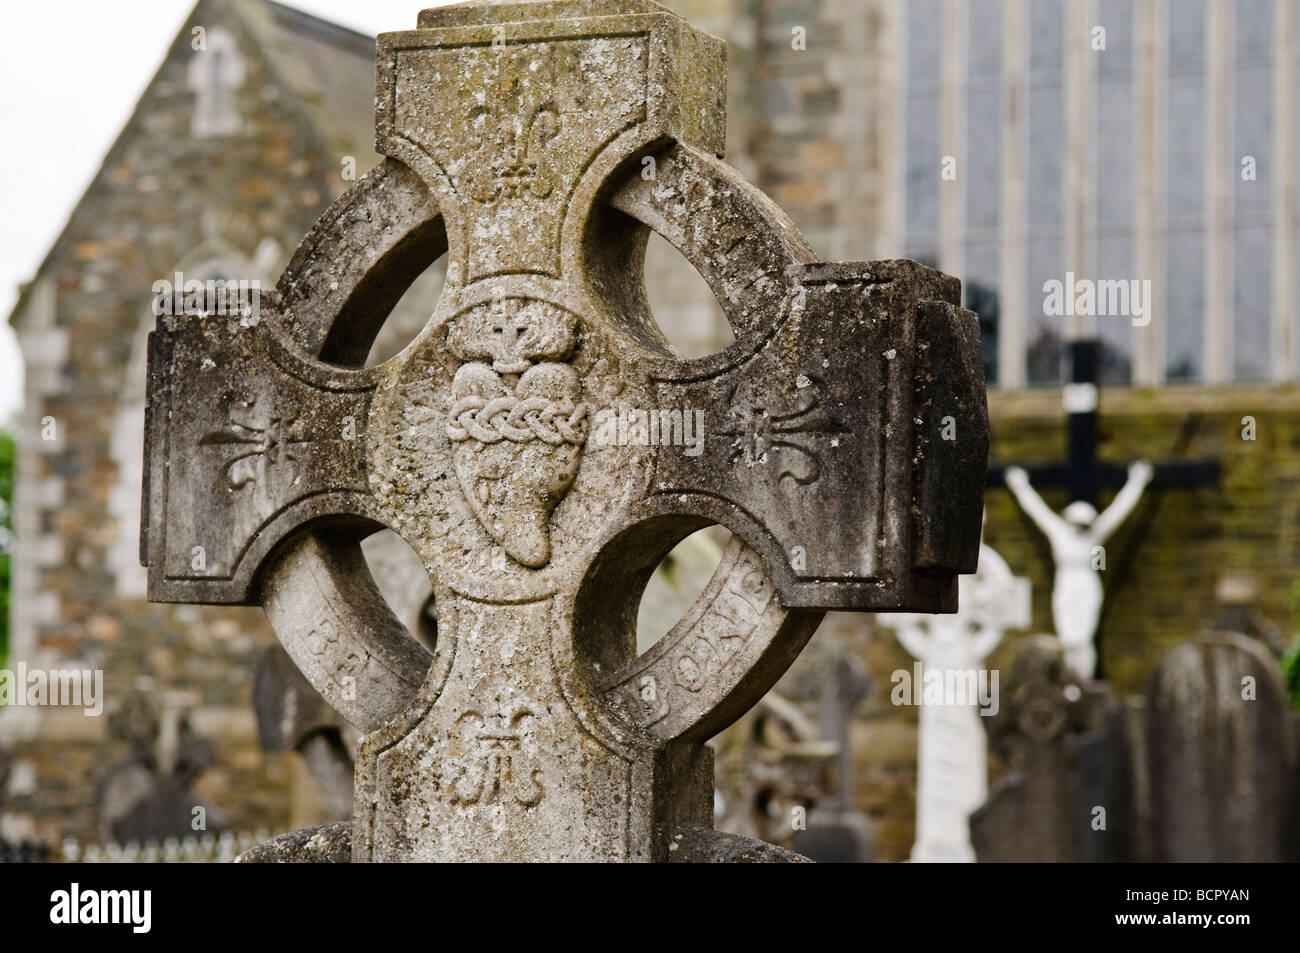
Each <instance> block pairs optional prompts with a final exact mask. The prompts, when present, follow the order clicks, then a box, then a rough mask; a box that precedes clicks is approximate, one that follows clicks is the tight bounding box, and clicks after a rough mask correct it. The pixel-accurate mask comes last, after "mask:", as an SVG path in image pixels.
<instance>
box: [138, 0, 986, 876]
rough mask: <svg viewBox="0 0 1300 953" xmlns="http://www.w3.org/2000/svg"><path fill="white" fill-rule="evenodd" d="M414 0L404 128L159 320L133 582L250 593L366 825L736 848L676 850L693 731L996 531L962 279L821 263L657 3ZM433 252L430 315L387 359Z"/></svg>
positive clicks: (687, 817) (387, 836)
mask: <svg viewBox="0 0 1300 953" xmlns="http://www.w3.org/2000/svg"><path fill="white" fill-rule="evenodd" d="M418 24H419V28H418V29H416V30H412V31H408V32H401V33H389V34H384V35H382V36H381V37H380V38H379V41H378V80H377V84H378V91H377V97H376V139H377V148H378V150H379V151H380V152H381V153H383V154H384V155H385V156H386V158H385V159H384V160H383V162H382V163H381V164H380V165H379V166H378V167H377V168H376V169H375V170H374V171H373V172H371V173H370V174H369V175H367V176H366V177H365V178H364V179H363V180H362V181H360V182H358V183H357V185H356V186H355V187H354V188H353V189H351V190H350V191H349V192H348V193H347V194H345V195H344V196H343V197H342V198H341V199H340V200H339V201H338V202H337V203H336V204H335V205H334V206H333V207H332V208H331V209H330V210H329V211H327V212H326V214H325V215H324V217H323V218H322V219H321V220H320V221H319V222H318V223H317V225H316V226H315V227H314V228H313V229H312V230H311V231H310V232H309V233H308V235H307V236H306V238H305V239H304V241H303V243H302V245H301V246H300V247H299V249H298V251H297V253H296V254H295V255H294V257H293V259H292V261H291V263H290V265H289V268H288V270H287V271H286V273H285V275H284V276H283V277H282V279H281V280H280V282H279V285H278V286H277V289H276V291H275V292H274V293H265V294H263V295H262V296H261V310H260V314H259V315H258V316H257V319H256V320H249V319H248V318H247V317H246V316H245V317H243V318H240V317H231V318H226V317H219V316H214V315H207V316H202V317H196V316H166V317H163V318H162V319H161V320H160V323H159V327H158V330H156V331H155V332H154V333H153V335H152V337H151V340H150V371H149V373H150V394H149V402H148V406H147V418H148V420H147V432H148V441H147V447H146V459H147V467H146V469H147V474H146V478H145V479H146V489H147V499H148V518H147V530H146V533H145V545H144V547H143V556H144V562H145V563H146V564H147V565H148V567H149V593H150V597H151V598H152V599H155V600H161V601H176V602H213V603H241V604H244V603H247V604H260V605H262V606H263V607H264V608H265V610H266V612H267V616H268V618H269V619H270V621H271V623H272V625H273V627H274V629H275V631H276V634H277V636H278V637H279V639H280V641H281V643H282V644H283V645H284V647H285V649H286V651H287V652H288V654H289V655H290V657H291V658H292V659H293V660H294V662H295V663H296V664H297V665H298V666H299V667H300V668H301V669H302V671H303V674H304V675H305V676H306V678H307V679H308V681H310V682H311V684H312V685H313V687H314V688H315V689H316V690H317V691H319V692H320V693H321V695H322V696H323V697H324V698H325V700H326V701H328V702H329V703H330V705H331V706H333V707H334V708H335V709H336V710H337V711H338V712H339V713H340V714H342V715H343V716H344V717H345V718H347V719H348V720H349V721H350V722H351V723H352V724H353V725H355V726H356V727H357V728H358V729H359V730H360V731H361V732H362V733H363V734H364V736H365V737H364V738H363V740H362V742H361V745H360V750H359V754H358V759H357V766H356V789H357V795H356V813H355V817H354V823H353V826H352V856H353V859H354V860H356V861H370V860H375V861H395V860H515V861H519V860H592V859H606V860H616V859H621V860H669V859H680V858H681V857H683V856H685V855H687V854H688V855H690V856H705V857H707V856H716V855H717V852H713V851H710V850H697V849H696V848H695V847H690V846H688V847H687V848H684V847H683V845H698V844H700V843H707V842H708V835H707V834H705V833H695V831H697V830H700V831H703V830H705V829H708V828H710V826H711V823H712V810H713V778H712V774H713V767H712V759H711V755H710V752H709V749H708V748H707V747H706V746H705V744H704V742H705V741H706V740H707V739H708V738H709V737H710V736H712V735H713V734H715V733H716V732H718V731H719V730H721V729H722V728H724V727H725V726H726V725H728V724H729V723H731V722H732V721H733V720H734V719H735V718H737V717H738V716H739V715H740V714H742V713H743V712H744V711H745V710H746V709H747V708H749V707H750V706H751V705H753V704H754V702H755V701H756V700H757V699H758V698H759V697H760V696H761V695H762V693H763V692H764V691H766V690H767V688H769V687H770V686H771V685H772V684H773V682H774V681H775V680H776V679H777V678H778V677H779V676H780V674H781V673H782V672H783V671H784V670H785V669H786V667H787V666H788V665H789V664H790V662H791V661H792V660H793V659H794V657H795V656H796V655H797V653H798V652H799V650H800V648H801V647H802V646H803V644H804V643H805V641H806V640H807V639H808V637H809V636H810V635H811V633H812V631H813V629H814V628H815V627H816V625H817V623H818V622H819V620H820V618H821V614H822V612H823V611H824V610H826V609H830V608H838V609H856V610H913V611H927V612H928V611H951V610H952V609H954V608H955V603H956V594H957V593H956V575H957V574H958V573H961V572H970V571H973V570H974V568H975V563H976V557H977V546H978V539H979V524H980V504H981V499H982V489H983V483H984V479H985V471H986V465H987V444H988V432H987V409H986V406H985V399H984V391H983V377H982V370H981V358H980V346H979V339H978V327H977V323H976V319H975V316H974V315H973V314H971V313H970V312H966V311H963V310H962V309H960V308H959V307H958V302H959V297H960V296H959V291H960V288H959V283H958V282H957V281H956V280H955V279H952V278H949V277H946V276H944V275H941V274H939V273H937V272H935V271H932V270H930V269H928V268H925V267H923V266H921V265H919V264H916V263H914V262H906V261H891V262H870V263H843V264H842V263H825V262H817V261H816V260H815V259H814V256H813V254H812V252H811V251H810V250H809V248H808V246H807V244H806V243H805V242H804V241H803V239H802V238H801V237H800V236H799V234H798V232H797V230H796V229H795V228H794V226H793V224H792V223H791V222H790V221H789V220H788V219H787V218H786V217H785V216H784V215H783V214H782V213H781V212H780V210H779V209H777V208H776V206H775V205H774V204H773V203H772V202H771V201H770V200H769V199H768V198H766V197H765V196H764V195H762V193H760V192H758V191H757V190H756V189H755V188H753V187H752V186H751V185H749V184H748V183H747V182H745V181H744V180H743V179H742V178H740V177H739V176H738V175H737V174H736V173H735V172H734V171H733V170H732V169H730V168H729V167H728V166H726V165H725V164H724V163H722V162H721V161H720V160H719V159H718V158H717V156H718V155H720V154H721V153H722V151H723V129H724V125H725V122H724V119H725V117H724V109H723V104H724V100H725V72H724V62H725V59H724V49H723V44H722V43H721V42H720V41H718V40H716V39H714V38H712V37H710V36H708V35H706V34H704V33H701V32H699V31H697V30H695V29H693V28H691V27H690V25H689V24H687V23H686V22H685V21H683V20H682V19H680V18H679V17H677V16H676V15H674V14H672V13H670V12H669V11H667V10H665V9H664V8H663V7H660V6H658V5H657V4H654V3H650V2H647V0H556V2H546V3H530V4H516V3H504V4H495V3H494V4H476V3H469V4H459V5H456V6H452V7H443V8H438V9H434V10H426V11H424V12H423V13H421V14H420V17H419V21H418ZM648 229H654V230H655V231H657V232H658V233H659V234H661V235H662V236H664V237H665V238H667V239H668V240H669V241H670V242H671V243H672V244H673V245H675V246H676V247H677V249H678V250H679V251H681V252H682V254H683V255H684V256H685V257H686V258H687V259H688V260H689V261H690V262H691V263H692V264H693V265H694V266H695V267H696V269H697V270H698V271H699V272H700V273H701V275H702V276H703V277H704V278H705V280H706V281H707V282H708V283H709V284H710V286H711V288H712V289H713V291H714V293H715V295H716V296H717V298H718V300H719V302H720V304H721V306H722V308H723V310H724V312H725V314H726V316H727V318H728V320H729V322H730V324H731V326H732V329H733V331H734V333H735V342H734V343H733V344H731V345H729V346H728V347H727V348H726V349H724V350H723V351H721V352H720V353H718V354H715V355H713V356H711V357H706V358H702V359H695V360H687V359H683V358H680V357H679V356H677V355H676V354H675V353H674V351H673V350H672V348H671V347H670V346H669V344H668V343H667V341H666V340H665V339H664V338H663V336H662V334H660V332H659V331H658V329H657V328H656V326H655V324H654V321H653V318H652V317H651V315H650V314H649V311H648V308H647V305H646V298H645V292H644V288H643V284H642V276H641V258H642V255H643V254H644V247H645V241H646V237H647V235H648ZM444 253H446V255H447V256H448V265H447V279H446V284H445V286H444V289H443V292H442V295H441V297H440V299H439V301H438V302H437V304H436V306H435V307H434V311H433V315H432V317H431V318H430V321H429V323H428V325H427V326H426V327H425V329H424V331H423V332H421V334H420V336H419V337H417V339H416V340H415V341H413V342H412V343H411V344H410V345H409V346H408V347H407V348H405V349H404V350H403V351H402V352H401V353H400V354H398V355H397V356H396V357H395V358H393V359H392V360H390V361H387V362H385V363H383V364H380V365H378V366H376V367H373V368H365V367H364V366H363V364H364V361H365V356H366V354H367V353H368V351H369V348H370V345H371V342H372V341H373V339H374V336H375V334H376V332H377V330H378V328H379V327H380V325H381V324H382V321H383V318H384V317H385V315H386V314H387V311H388V309H389V308H390V307H391V306H392V305H393V303H394V302H395V301H396V300H397V299H398V298H399V297H400V296H401V294H402V293H403V291H404V290H405V288H406V286H407V285H408V284H409V283H410V281H411V280H412V279H413V277H414V276H415V275H417V274H419V273H420V272H421V271H422V270H423V269H424V268H426V267H427V266H428V265H429V264H430V263H431V262H432V261H434V260H435V259H436V258H438V257H439V256H440V255H442V254H444ZM946 418H952V420H951V421H949V422H948V430H949V431H950V432H951V431H952V429H953V427H954V426H955V433H956V436H957V439H955V440H946V439H943V438H942V436H941V433H942V430H943V428H944V423H943V421H944V420H945V419H946ZM710 523H720V524H723V525H725V526H726V527H727V528H728V529H729V530H730V531H731V532H732V533H733V534H734V539H733V541H732V542H731V543H730V544H729V545H728V546H727V548H726V549H725V551H724V553H723V556H722V560H721V563H720V565H719V567H718V570H717V571H716V573H715V574H714V577H713V579H712V580H711V581H710V583H709V585H708V586H707V587H706V588H705V590H704V592H703V593H702V594H701V596H700V598H699V599H697V600H696V601H695V603H694V605H693V606H692V608H691V609H690V611H688V612H687V614H686V616H685V617H684V618H683V619H682V620H681V621H680V622H679V623H678V624H677V626H675V627H674V628H673V629H672V630H671V631H670V632H669V633H668V635H667V636H665V637H664V638H663V639H661V640H660V641H659V642H658V643H657V644H656V645H655V646H654V648H653V649H651V650H650V651H648V652H646V653H645V654H644V655H642V656H640V657H638V656H637V654H636V651H635V638H636V632H635V620H636V608H637V601H638V598H639V596H640V593H641V591H642V589H643V587H644V584H645V580H646V578H647V576H648V575H649V573H650V572H651V571H652V570H653V568H654V567H655V566H656V565H657V564H658V563H659V561H660V560H661V559H662V557H663V556H664V555H665V554H666V553H667V552H668V551H669V550H671V548H672V547H673V545H674V544H676V543H677V542H678V541H679V540H681V539H683V538H685V537H686V536H687V535H689V534H690V533H692V532H694V531H696V530H698V529H700V528H702V527H703V526H705V525H708V524H710ZM381 526H387V527H389V528H391V529H392V530H394V531H395V532H397V533H398V534H399V535H400V536H401V537H402V538H403V539H404V540H405V541H406V542H407V543H408V544H409V545H410V546H411V547H412V549H414V550H415V552H416V554H417V555H418V556H419V557H420V558H421V560H422V561H423V563H424V566H425V569H426V570H427V572H428V574H429V576H430V578H431V580H432V581H433V587H434V595H435V604H436V606H437V621H438V630H437V640H436V645H435V648H434V649H433V651H432V652H430V651H429V650H428V649H427V648H425V647H424V646H422V645H421V644H420V643H419V642H418V641H416V640H415V639H414V638H413V637H412V636H411V634H410V633H409V631H408V630H407V629H406V627H405V626H404V625H402V623H401V622H400V620H399V619H398V618H397V617H396V616H394V614H393V613H392V612H391V611H390V610H389V609H388V608H387V606H386V604H385V603H384V601H383V599H382V598H381V597H380V595H379V590H378V589H377V587H376V585H375V582H374V580H373V578H372V576H371V574H370V572H369V570H368V568H367V567H366V564H365V561H364V559H363V558H362V556H361V553H360V549H359V546H358V540H359V539H360V538H361V537H363V536H364V535H366V534H367V533H369V532H373V531H374V530H376V529H377V528H379V527H381ZM684 850H685V851H686V854H683V851H684ZM756 851H757V852H756V853H755V854H754V856H755V857H762V856H767V854H766V853H765V852H764V851H762V850H757V849H756ZM722 853H726V852H725V851H723V852H722ZM731 853H734V851H733V852H731ZM742 853H743V852H742Z"/></svg>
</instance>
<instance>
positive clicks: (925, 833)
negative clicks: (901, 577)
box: [880, 544, 1030, 863]
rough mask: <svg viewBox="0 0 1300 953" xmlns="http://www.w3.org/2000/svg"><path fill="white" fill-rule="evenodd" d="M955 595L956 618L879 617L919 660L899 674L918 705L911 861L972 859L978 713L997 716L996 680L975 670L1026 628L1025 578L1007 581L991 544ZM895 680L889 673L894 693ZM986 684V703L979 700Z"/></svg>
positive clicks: (982, 767) (983, 788)
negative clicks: (1011, 632) (1010, 634)
mask: <svg viewBox="0 0 1300 953" xmlns="http://www.w3.org/2000/svg"><path fill="white" fill-rule="evenodd" d="M958 592H959V595H958V599H957V606H958V609H957V613H956V614H955V615H925V614H921V613H902V614H898V615H886V616H881V617H880V623H881V624H882V625H887V626H890V627H893V628H894V629H895V631H896V632H897V634H898V641H899V642H901V643H902V644H903V647H904V648H905V649H907V651H909V652H911V653H912V655H914V656H916V658H917V664H916V665H915V666H914V668H913V672H911V673H907V672H904V673H901V676H902V678H903V679H904V680H907V681H908V683H909V684H910V685H911V687H912V693H913V698H912V701H913V702H914V703H915V704H919V705H920V707H921V718H920V736H919V740H918V745H917V783H916V842H915V843H914V844H913V845H912V856H911V859H912V861H913V862H917V863H941V862H953V863H970V862H973V861H974V860H975V849H974V847H972V846H971V841H970V814H971V812H972V811H974V810H975V809H976V808H978V807H979V806H980V805H981V804H983V803H984V801H985V800H986V799H987V798H988V757H987V749H988V746H987V740H986V737H985V732H984V726H983V725H982V724H981V723H980V714H979V711H980V708H981V707H983V709H984V710H985V711H987V712H988V714H990V715H991V714H996V712H997V708H996V697H997V694H996V693H997V683H996V680H995V677H994V676H993V675H988V674H986V675H984V676H983V677H981V673H982V672H983V671H984V669H983V668H982V667H981V666H982V664H983V661H984V659H985V658H987V657H988V655H989V653H990V652H992V651H993V649H994V648H995V647H996V646H997V644H998V643H999V642H1000V641H1001V640H1002V635H1003V633H1004V632H1006V630H1007V629H1024V628H1027V627H1028V626H1029V615H1030V613H1029V606H1030V602H1029V580H1028V579H1023V578H1020V577H1018V576H1013V575H1012V574H1011V570H1010V569H1009V568H1008V567H1007V564H1006V562H1005V561H1004V560H1003V559H1002V557H1001V556H999V555H998V554H997V552H995V551H994V550H993V549H992V548H991V547H989V546H986V545H983V544H981V545H980V561H979V569H978V570H977V571H976V573H975V575H973V576H963V577H962V578H961V580H960V581H959V582H958ZM899 680H900V674H899V673H895V682H896V685H895V689H894V691H895V693H897V692H898V690H899V685H898V683H899ZM990 686H991V688H992V690H993V691H992V695H991V701H990V699H989V698H981V694H987V690H988V688H989V687H990ZM950 687H951V689H952V690H950ZM896 700H897V699H896Z"/></svg>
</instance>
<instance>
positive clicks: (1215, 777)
mask: <svg viewBox="0 0 1300 953" xmlns="http://www.w3.org/2000/svg"><path fill="white" fill-rule="evenodd" d="M1146 710H1147V726H1148V739H1147V746H1146V747H1147V753H1148V754H1147V757H1148V765H1149V768H1148V770H1149V781H1148V783H1149V785H1150V789H1151V795H1150V796H1151V804H1150V824H1151V851H1152V857H1151V859H1152V860H1155V861H1180V862H1205V861H1219V862H1242V861H1253V862H1258V861H1264V862H1270V861H1271V862H1276V861H1280V860H1285V859H1287V858H1286V857H1285V850H1286V839H1287V834H1288V832H1289V831H1288V823H1289V815H1290V814H1291V813H1292V812H1294V811H1295V809H1296V805H1297V792H1296V790H1295V783H1296V756H1295V750H1296V747H1295V737H1294V734H1293V730H1294V729H1293V719H1292V717H1291V709H1290V705H1289V703H1288V700H1287V697H1286V692H1285V690H1284V688H1283V684H1282V677H1281V674H1280V672H1279V670H1278V663H1277V660H1276V659H1275V658H1274V657H1273V656H1272V655H1271V654H1270V653H1269V652H1268V650H1267V649H1266V648H1264V646H1263V645H1261V644H1260V643H1259V642H1256V641H1255V640H1253V639H1250V638H1247V637H1246V636H1244V635H1238V634H1236V633H1213V634H1207V635H1202V636H1199V637H1197V638H1195V639H1190V640H1188V641H1187V642H1184V643H1182V644H1181V645H1178V646H1176V647H1175V648H1173V649H1171V650H1170V651H1169V652H1167V653H1166V654H1165V656H1164V658H1162V659H1161V661H1160V664H1159V665H1158V666H1157V668H1156V670H1155V672H1154V673H1153V674H1152V676H1151V684H1150V686H1149V688H1148V691H1147V704H1146Z"/></svg>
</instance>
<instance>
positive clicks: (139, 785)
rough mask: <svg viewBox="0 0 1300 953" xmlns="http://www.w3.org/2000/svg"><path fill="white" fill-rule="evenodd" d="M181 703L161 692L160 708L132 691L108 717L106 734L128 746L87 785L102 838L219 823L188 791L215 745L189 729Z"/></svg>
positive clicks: (132, 837)
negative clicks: (90, 786) (92, 785)
mask: <svg viewBox="0 0 1300 953" xmlns="http://www.w3.org/2000/svg"><path fill="white" fill-rule="evenodd" d="M188 701H192V699H189V698H186V697H185V696H184V695H181V697H180V698H169V697H168V695H167V693H164V694H163V697H162V705H161V707H162V709H163V710H162V712H161V713H160V712H158V711H157V710H155V707H154V705H153V704H152V703H151V702H150V701H149V699H148V698H146V697H145V696H144V695H142V694H135V695H131V696H130V697H128V698H127V700H126V701H125V702H124V703H123V704H122V707H121V708H119V709H118V710H117V711H115V712H114V713H113V714H111V715H110V716H109V719H108V731H109V734H110V735H111V736H112V737H113V738H115V739H116V740H118V741H122V742H125V743H126V746H127V749H128V750H127V754H126V755H125V756H124V757H122V758H119V759H117V760H116V761H113V762H111V763H110V764H109V765H108V766H107V767H106V768H105V769H104V772H103V774H101V775H100V777H99V779H98V780H97V782H96V784H95V794H94V800H95V813H96V816H97V818H98V822H99V831H100V836H101V837H102V839H104V840H109V841H117V842H121V843H126V842H128V841H138V842H141V843H143V842H144V841H148V840H154V841H162V840H165V839H166V838H168V837H184V836H186V835H189V834H193V833H194V831H195V830H209V831H220V830H222V829H223V828H224V827H225V826H226V824H225V820H224V818H223V816H222V813H221V811H219V810H218V809H217V808H216V807H215V806H214V805H212V804H210V803H209V802H208V801H206V800H204V799H203V798H200V797H199V796H198V795H197V794H195V793H194V786H195V784H196V783H197V782H198V780H199V777H200V775H202V774H203V772H204V771H206V770H207V769H208V768H209V767H211V766H212V764H213V762H214V761H215V760H216V744H215V743H214V742H213V741H212V740H211V739H208V738H204V737H201V736H200V735H199V734H198V732H197V731H195V730H194V729H193V728H192V727H191V725H190V720H189V715H188V711H187V708H188V705H186V704H185V703H186V702H188ZM196 823H197V824H201V826H198V827H196Z"/></svg>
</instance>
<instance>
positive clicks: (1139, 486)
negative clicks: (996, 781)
mask: <svg viewBox="0 0 1300 953" xmlns="http://www.w3.org/2000/svg"><path fill="white" fill-rule="evenodd" d="M1154 474H1155V468H1154V467H1152V465H1151V463H1150V462H1149V461H1147V460H1139V461H1137V462H1136V463H1134V464H1132V465H1131V466H1130V467H1129V468H1128V481H1127V482H1126V483H1125V484H1124V486H1123V487H1122V488H1121V489H1120V491H1119V492H1118V493H1116V494H1115V499H1114V500H1112V501H1111V504H1110V506H1108V507H1106V508H1105V509H1104V510H1102V511H1101V513H1100V514H1098V513H1097V509H1096V507H1094V506H1093V505H1092V504H1091V503H1088V502H1086V501H1084V500H1075V501H1074V502H1072V503H1070V505H1069V506H1067V507H1066V508H1065V509H1064V510H1062V511H1061V513H1060V515H1057V514H1056V513H1054V512H1052V509H1051V507H1049V506H1048V505H1047V504H1046V503H1044V502H1043V498H1042V497H1041V496H1039V495H1038V493H1037V492H1036V491H1035V490H1034V488H1033V486H1032V485H1031V484H1030V482H1029V475H1028V474H1027V473H1025V471H1024V470H1023V469H1021V468H1020V467H1007V470H1006V474H1005V477H1004V479H1005V480H1006V484H1007V489H1009V490H1010V491H1011V492H1012V493H1013V494H1015V497H1016V502H1017V503H1019V504H1020V508H1021V509H1022V510H1024V511H1025V513H1026V514H1027V515H1028V516H1029V518H1030V519H1032V520H1033V521H1034V523H1035V524H1036V525H1037V526H1038V528H1039V529H1040V530H1042V531H1043V535H1044V536H1046V537H1047V541H1048V542H1049V543H1051V545H1052V560H1053V562H1055V563H1056V578H1055V580H1054V581H1053V583H1052V624H1053V625H1054V626H1055V627H1056V637H1057V638H1058V639H1060V640H1061V645H1062V646H1064V648H1065V661H1066V664H1067V665H1069V666H1070V667H1071V668H1072V669H1074V671H1075V672H1076V673H1078V675H1079V676H1080V677H1081V678H1086V679H1092V678H1094V677H1095V676H1096V672H1097V644H1096V638H1097V622H1098V620H1099V619H1100V618H1101V602H1102V589H1101V575H1100V571H1101V570H1102V569H1103V568H1105V565H1106V562H1105V548H1104V545H1103V544H1104V543H1105V542H1106V540H1107V539H1109V538H1110V535H1111V534H1112V533H1114V532H1115V530H1117V529H1118V528H1119V526H1120V524H1122V523H1123V522H1124V520H1126V519H1127V518H1128V515H1129V514H1130V513H1132V512H1133V508H1134V507H1135V506H1137V504H1138V500H1140V499H1141V498H1142V492H1143V490H1145V489H1146V486H1147V484H1148V483H1150V482H1151V477H1152V476H1153V475H1154Z"/></svg>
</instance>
